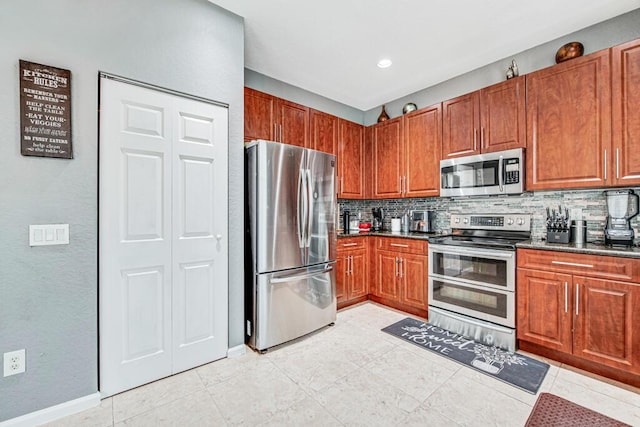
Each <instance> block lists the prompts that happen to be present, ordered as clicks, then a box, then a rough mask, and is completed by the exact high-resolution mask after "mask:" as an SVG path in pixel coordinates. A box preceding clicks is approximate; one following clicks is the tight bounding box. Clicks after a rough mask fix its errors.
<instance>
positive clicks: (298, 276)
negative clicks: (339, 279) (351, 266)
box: [269, 261, 335, 283]
mask: <svg viewBox="0 0 640 427" xmlns="http://www.w3.org/2000/svg"><path fill="white" fill-rule="evenodd" d="M334 262H335V261H334ZM334 262H330V263H328V264H327V265H326V266H325V267H324V268H323V269H321V270H314V271H309V272H308V273H304V274H295V275H293V276H285V277H278V278H276V279H269V282H270V283H286V282H294V281H296V280H302V279H308V278H309V277H313V276H317V275H318V274H324V273H328V272H330V271H331V270H333V265H332V264H333V263H334Z"/></svg>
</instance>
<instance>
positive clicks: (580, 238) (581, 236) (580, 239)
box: [571, 219, 587, 245]
mask: <svg viewBox="0 0 640 427" xmlns="http://www.w3.org/2000/svg"><path fill="white" fill-rule="evenodd" d="M571 243H575V244H576V245H583V244H585V243H587V221H585V220H584V219H574V220H573V221H571Z"/></svg>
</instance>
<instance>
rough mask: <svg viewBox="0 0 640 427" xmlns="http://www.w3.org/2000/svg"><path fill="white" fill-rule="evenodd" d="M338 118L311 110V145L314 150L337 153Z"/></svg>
mask: <svg viewBox="0 0 640 427" xmlns="http://www.w3.org/2000/svg"><path fill="white" fill-rule="evenodd" d="M337 140H338V118H337V117H336V116H332V115H331V114H325V113H322V112H320V111H316V110H313V109H312V110H311V145H310V147H311V148H313V149H314V150H318V151H323V152H325V153H329V154H335V153H336V142H337Z"/></svg>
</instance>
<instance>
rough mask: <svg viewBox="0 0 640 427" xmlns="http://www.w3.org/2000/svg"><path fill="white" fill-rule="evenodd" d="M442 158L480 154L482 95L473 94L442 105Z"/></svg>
mask: <svg viewBox="0 0 640 427" xmlns="http://www.w3.org/2000/svg"><path fill="white" fill-rule="evenodd" d="M442 116H443V117H442V158H443V159H449V158H451V157H460V156H469V155H471V154H478V153H480V146H479V145H478V138H479V136H478V126H479V125H478V124H479V122H480V95H479V92H472V93H468V94H466V95H462V96H459V97H457V98H454V99H450V100H448V101H445V102H443V103H442Z"/></svg>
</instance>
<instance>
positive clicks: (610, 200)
mask: <svg viewBox="0 0 640 427" xmlns="http://www.w3.org/2000/svg"><path fill="white" fill-rule="evenodd" d="M604 194H605V196H606V198H607V225H606V226H605V229H604V243H605V244H606V245H623V246H632V245H633V237H634V234H633V228H631V221H630V220H631V218H633V217H634V216H636V215H638V195H637V194H635V193H634V192H633V190H607V191H605V192H604Z"/></svg>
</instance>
